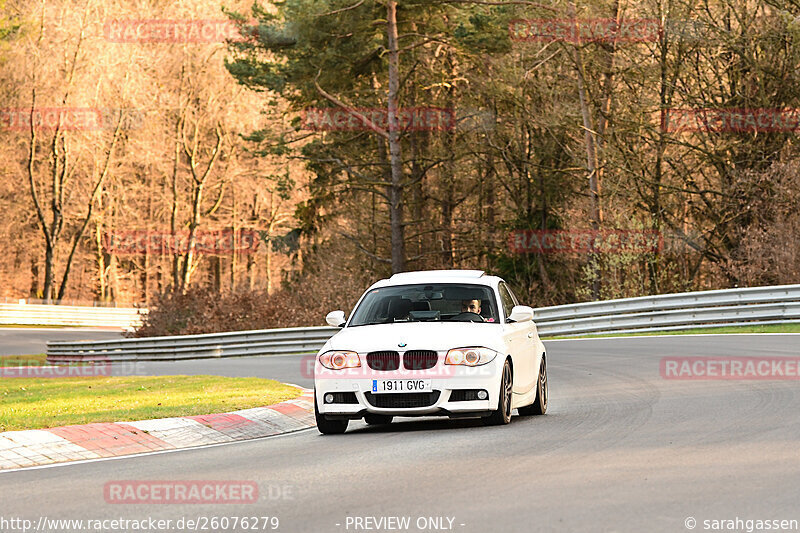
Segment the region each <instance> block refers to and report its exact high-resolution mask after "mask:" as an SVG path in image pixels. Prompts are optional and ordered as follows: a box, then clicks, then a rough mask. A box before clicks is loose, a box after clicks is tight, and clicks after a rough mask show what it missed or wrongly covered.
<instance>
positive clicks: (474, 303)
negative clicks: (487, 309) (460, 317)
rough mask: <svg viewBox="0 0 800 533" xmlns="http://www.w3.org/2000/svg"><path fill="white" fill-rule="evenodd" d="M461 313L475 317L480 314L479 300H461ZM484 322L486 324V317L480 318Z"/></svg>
mask: <svg viewBox="0 0 800 533" xmlns="http://www.w3.org/2000/svg"><path fill="white" fill-rule="evenodd" d="M461 312H462V313H475V314H476V315H480V314H481V301H480V300H461ZM481 318H482V319H483V321H484V322H486V317H485V316H481Z"/></svg>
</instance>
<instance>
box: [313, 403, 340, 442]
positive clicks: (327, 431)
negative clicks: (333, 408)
mask: <svg viewBox="0 0 800 533" xmlns="http://www.w3.org/2000/svg"><path fill="white" fill-rule="evenodd" d="M314 418H315V419H316V420H317V429H318V430H319V432H320V433H322V434H323V435H339V434H341V433H344V432H345V431H347V424H348V421H347V420H328V419H327V418H325V415H322V414H320V412H319V407H318V406H317V399H316V398H314Z"/></svg>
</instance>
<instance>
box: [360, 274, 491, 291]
mask: <svg viewBox="0 0 800 533" xmlns="http://www.w3.org/2000/svg"><path fill="white" fill-rule="evenodd" d="M499 281H502V280H500V278H498V277H496V276H487V275H486V273H485V272H484V271H483V270H420V271H417V272H401V273H399V274H395V275H393V276H392V277H391V278H389V279H382V280H380V281H379V282H377V283H375V284H374V285H373V286H372V287H370V289H372V288H376V287H390V286H393V285H409V284H417V283H469V284H473V285H487V286H491V287H493V286H495V285H496V284H497V283H498V282H499Z"/></svg>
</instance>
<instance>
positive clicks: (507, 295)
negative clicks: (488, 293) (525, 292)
mask: <svg viewBox="0 0 800 533" xmlns="http://www.w3.org/2000/svg"><path fill="white" fill-rule="evenodd" d="M499 288H500V302H501V303H502V304H503V316H505V317H506V318H508V317H509V315H510V314H511V310H512V309H513V308H514V297H513V296H511V292H510V291H509V290H508V287H506V284H505V283H501V284H500V287H499Z"/></svg>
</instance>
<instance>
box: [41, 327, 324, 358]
mask: <svg viewBox="0 0 800 533" xmlns="http://www.w3.org/2000/svg"><path fill="white" fill-rule="evenodd" d="M337 331H339V329H338V328H331V327H319V328H282V329H265V330H256V331H235V332H231V333H206V334H202V335H179V336H174V337H144V338H140V339H120V340H114V341H88V342H60V341H56V342H48V343H47V361H48V362H49V363H64V362H73V361H159V360H163V361H175V360H179V359H208V358H215V357H237V356H248V355H283V354H298V353H313V352H316V351H317V350H319V349H320V348H321V347H322V345H323V344H325V341H327V340H328V339H329V338H331V337H332V336H333V334H334V333H336V332H337Z"/></svg>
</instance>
